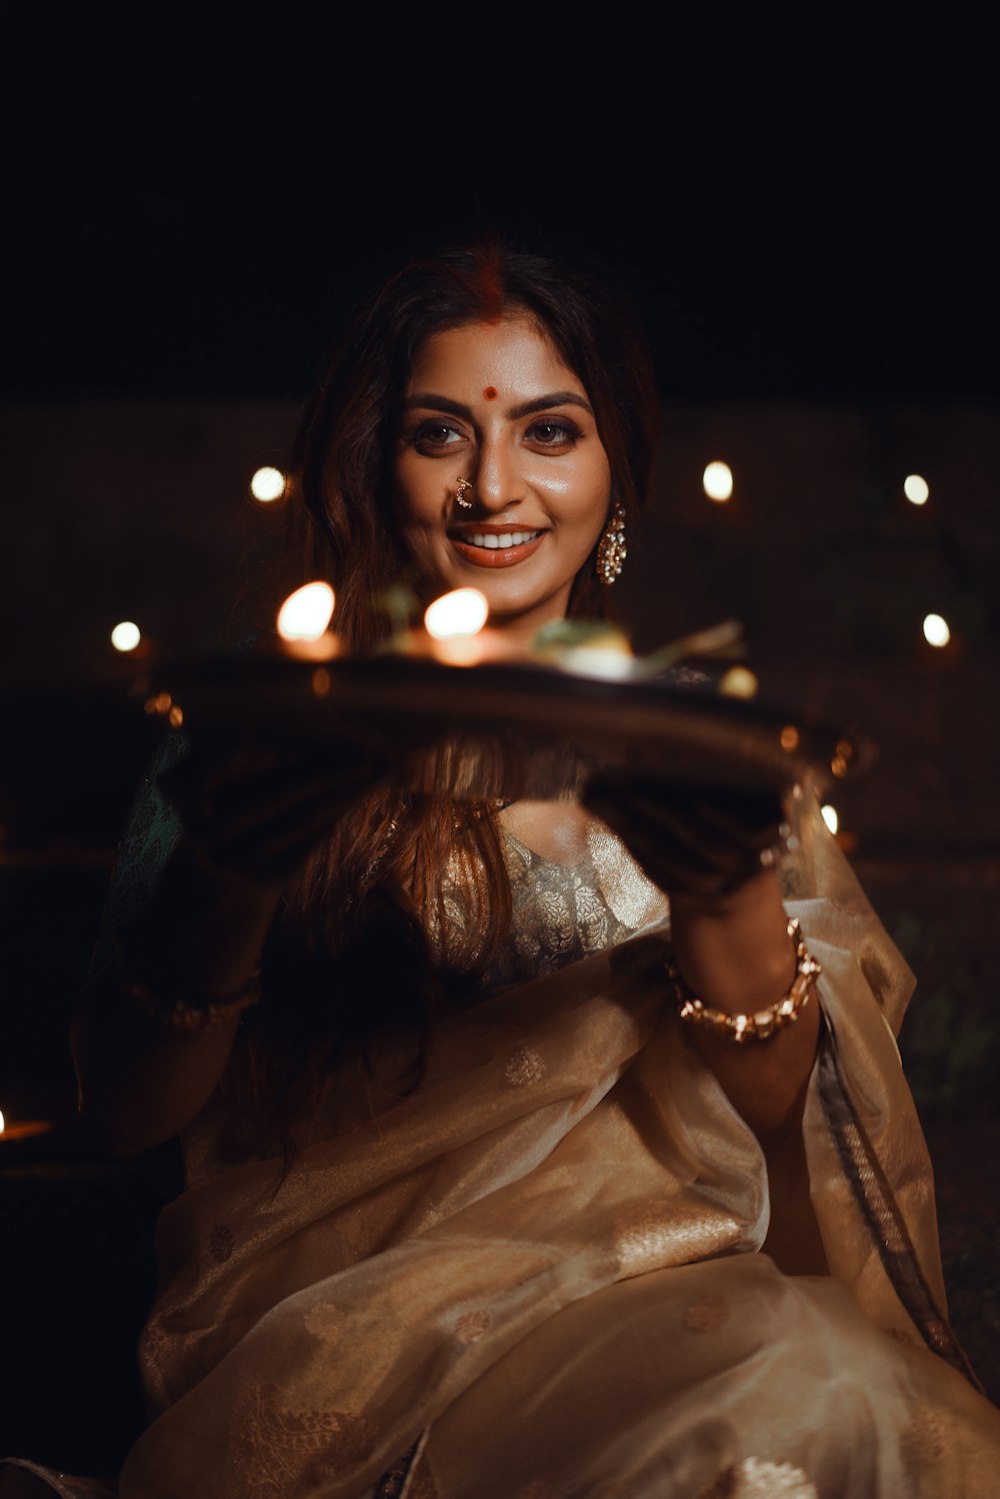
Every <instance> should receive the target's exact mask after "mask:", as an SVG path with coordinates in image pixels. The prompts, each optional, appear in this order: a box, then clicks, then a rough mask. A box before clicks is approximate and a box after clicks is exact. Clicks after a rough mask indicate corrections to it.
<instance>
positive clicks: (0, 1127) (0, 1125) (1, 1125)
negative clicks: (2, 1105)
mask: <svg viewBox="0 0 1000 1499" xmlns="http://www.w3.org/2000/svg"><path fill="white" fill-rule="evenodd" d="M6 1128H7V1121H6V1119H5V1118H4V1117H3V1109H0V1135H2V1134H3V1132H4V1130H5V1129H6Z"/></svg>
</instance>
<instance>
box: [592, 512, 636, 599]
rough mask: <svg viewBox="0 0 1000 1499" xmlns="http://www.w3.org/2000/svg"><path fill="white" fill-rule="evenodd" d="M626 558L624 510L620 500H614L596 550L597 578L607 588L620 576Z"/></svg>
mask: <svg viewBox="0 0 1000 1499" xmlns="http://www.w3.org/2000/svg"><path fill="white" fill-rule="evenodd" d="M627 556H628V547H627V545H626V542H625V510H624V508H623V506H622V502H621V500H615V502H614V504H613V505H612V507H611V514H610V515H609V517H608V523H607V525H606V526H605V528H604V534H603V536H602V537H601V540H600V544H599V545H598V548H597V576H598V578H599V579H600V580H601V582H602V583H604V584H606V585H607V587H608V588H610V587H611V585H612V583H613V582H614V581H615V579H616V578H618V577H620V576H621V570H622V566H623V564H624V562H625V558H626V557H627Z"/></svg>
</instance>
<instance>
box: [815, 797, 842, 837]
mask: <svg viewBox="0 0 1000 1499" xmlns="http://www.w3.org/2000/svg"><path fill="white" fill-rule="evenodd" d="M820 812H821V813H822V816H823V821H824V822H825V823H826V825H827V827H828V828H829V829H830V832H831V833H835V832H836V831H837V829H838V828H839V827H840V818H839V817H838V816H837V809H836V807H831V806H830V804H829V802H827V804H826V806H825V807H820Z"/></svg>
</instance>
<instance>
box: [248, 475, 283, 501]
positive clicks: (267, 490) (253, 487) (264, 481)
mask: <svg viewBox="0 0 1000 1499" xmlns="http://www.w3.org/2000/svg"><path fill="white" fill-rule="evenodd" d="M287 482H288V481H287V480H286V478H285V475H284V474H283V473H282V472H281V469H280V468H270V467H265V468H259V469H258V470H257V472H256V473H255V474H254V476H253V478H252V479H251V480H250V493H251V494H252V495H253V497H254V499H255V500H258V501H259V502H260V504H262V505H273V504H274V502H275V500H280V499H281V497H282V495H283V494H284V493H285V485H286V484H287Z"/></svg>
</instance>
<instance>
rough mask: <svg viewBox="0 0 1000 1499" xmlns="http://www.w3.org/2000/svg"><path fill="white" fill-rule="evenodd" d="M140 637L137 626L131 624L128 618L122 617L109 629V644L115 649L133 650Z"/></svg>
mask: <svg viewBox="0 0 1000 1499" xmlns="http://www.w3.org/2000/svg"><path fill="white" fill-rule="evenodd" d="M141 639H142V634H141V632H140V630H139V626H138V625H136V624H133V623H132V621H131V620H130V619H123V620H122V621H121V623H120V624H117V625H115V627H114V629H113V630H112V631H111V644H112V645H113V646H114V648H115V650H116V651H122V652H128V651H134V650H135V648H136V646H137V645H138V644H139V641H140V640H141Z"/></svg>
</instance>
